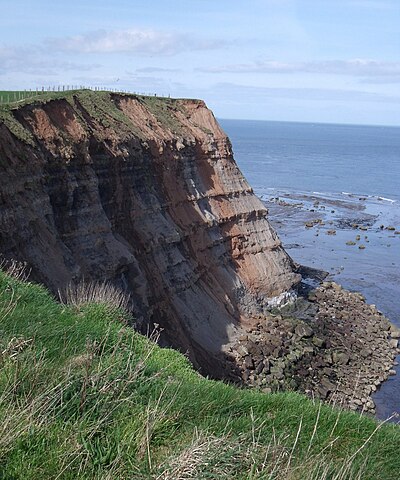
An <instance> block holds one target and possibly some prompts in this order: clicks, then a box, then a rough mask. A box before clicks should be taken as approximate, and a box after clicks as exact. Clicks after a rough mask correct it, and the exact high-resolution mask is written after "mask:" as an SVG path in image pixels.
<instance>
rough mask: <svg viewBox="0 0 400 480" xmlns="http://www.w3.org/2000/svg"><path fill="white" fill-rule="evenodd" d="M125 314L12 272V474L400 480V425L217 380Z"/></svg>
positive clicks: (6, 299)
mask: <svg viewBox="0 0 400 480" xmlns="http://www.w3.org/2000/svg"><path fill="white" fill-rule="evenodd" d="M121 315H122V314H121V312H119V311H117V310H114V311H113V309H112V308H110V307H107V306H105V305H91V306H87V307H85V308H83V309H81V310H76V309H74V308H73V307H66V306H63V305H60V304H58V303H56V302H55V301H54V300H53V299H52V297H51V296H50V295H49V293H48V292H47V291H46V290H45V289H44V288H42V287H40V286H37V285H33V284H29V283H22V282H20V281H18V280H16V279H14V278H12V277H9V276H6V275H5V274H4V273H2V272H0V320H1V323H0V352H1V355H0V363H1V369H0V479H8V480H11V479H26V478H29V479H36V478H37V479H43V478H46V479H49V478H62V479H76V478H110V479H116V478H121V479H122V478H124V479H125V478H135V479H145V478H160V479H171V480H172V479H179V478H198V479H200V478H226V479H231V478H235V479H236V478H237V479H241V478H243V479H244V478H252V479H261V478H271V479H272V478H281V479H283V478H285V479H286V478H290V479H305V478H307V479H312V478H315V479H322V478H332V479H333V478H342V479H350V478H360V479H363V480H367V479H371V480H372V479H374V480H378V479H388V480H389V479H394V478H397V475H398V472H399V469H400V456H399V447H400V429H399V427H397V426H394V425H382V426H381V428H378V430H377V431H375V430H376V429H377V424H376V423H375V422H374V421H373V420H370V419H368V418H365V417H362V418H360V416H359V415H357V414H354V413H350V412H339V410H335V409H332V408H330V407H328V406H320V405H318V404H313V403H312V402H311V401H310V400H308V399H306V398H305V397H303V396H301V395H297V394H294V393H286V394H284V393H282V394H273V395H265V394H262V393H259V392H257V391H254V390H240V389H237V388H234V387H233V386H229V385H226V384H224V383H222V382H216V381H211V380H207V379H204V378H202V377H200V376H199V375H198V374H196V373H195V372H194V371H193V370H192V368H191V367H190V365H189V363H188V361H187V360H186V359H185V357H184V356H182V355H181V354H179V353H177V352H175V351H173V350H169V349H161V348H159V347H157V346H156V345H155V344H154V343H152V342H151V341H149V340H147V339H145V338H144V337H142V336H141V335H139V334H137V333H135V332H134V331H133V330H132V329H130V328H129V327H126V326H124V325H123V322H121V320H122V319H123V318H122V316H121ZM315 426H316V429H315V434H314V435H313V431H314V428H315ZM374 432H375V433H374ZM371 435H372V438H371V439H370V440H369V441H368V442H367V443H366V444H365V442H366V441H367V440H368V438H369V437H370V436H371ZM296 437H298V438H297V441H296ZM364 444H365V446H364V447H363V445H364ZM362 447H363V448H362ZM360 448H362V449H361V451H360V452H359V453H357V454H356V455H355V456H354V458H352V456H353V454H355V453H356V452H357V451H358V450H359V449H360ZM274 469H275V472H274ZM317 469H319V470H318V471H317ZM341 469H342V470H343V469H347V470H343V471H342V474H341V476H340V474H339V476H338V477H335V476H330V474H328V473H326V474H324V473H323V471H325V472H330V473H332V472H333V471H336V472H340V470H341ZM357 472H358V473H357ZM324 475H325V476H324Z"/></svg>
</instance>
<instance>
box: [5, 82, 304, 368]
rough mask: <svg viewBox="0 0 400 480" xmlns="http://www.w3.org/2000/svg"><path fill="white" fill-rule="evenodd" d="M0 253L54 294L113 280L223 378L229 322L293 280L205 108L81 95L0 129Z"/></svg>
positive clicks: (248, 319)
mask: <svg viewBox="0 0 400 480" xmlns="http://www.w3.org/2000/svg"><path fill="white" fill-rule="evenodd" d="M0 172H1V186H0V253H2V254H3V255H4V256H5V257H6V258H15V259H19V260H22V261H25V262H27V263H28V265H29V267H30V268H31V269H32V275H33V277H34V278H35V279H36V280H38V281H40V282H43V283H44V284H45V285H47V286H49V287H50V288H51V289H52V290H53V291H56V290H57V289H62V288H63V287H65V285H67V284H68V283H69V282H73V281H78V280H79V279H82V278H85V279H86V280H91V279H96V280H109V281H111V282H113V283H115V284H117V285H120V286H122V287H123V288H124V289H126V290H127V291H129V292H130V294H131V296H132V301H133V311H134V315H135V317H136V319H137V322H138V325H139V326H140V327H141V328H142V329H146V328H149V329H151V328H152V326H151V324H152V323H157V324H158V325H160V327H161V328H162V329H163V336H164V337H163V340H164V341H165V342H167V343H169V344H170V345H172V346H174V347H177V348H179V349H180V350H182V351H187V352H188V353H189V356H190V358H191V359H192V361H193V362H194V363H195V365H197V366H201V367H202V368H203V371H205V372H206V373H212V374H214V375H217V376H218V375H219V374H221V372H218V369H219V366H218V363H216V362H215V358H214V355H218V354H219V352H220V351H221V348H222V346H223V345H225V344H227V343H228V342H229V341H230V339H231V338H232V335H233V333H234V332H235V329H236V326H238V325H244V326H251V325H254V324H256V323H257V321H258V319H259V317H260V314H263V313H265V312H266V309H267V306H268V302H269V301H270V300H271V299H273V298H274V297H277V296H279V295H281V294H285V292H288V291H289V290H290V289H291V288H292V287H293V286H294V285H296V284H297V283H298V281H299V279H300V277H299V275H298V274H296V273H295V272H294V267H293V264H292V261H291V259H290V257H289V256H288V255H287V254H286V252H285V251H284V249H283V248H282V245H281V242H280V240H279V238H278V237H277V235H276V233H275V232H274V230H273V229H272V228H271V226H270V225H269V223H268V220H267V218H266V215H267V211H266V209H265V207H264V206H263V204H262V203H261V201H260V200H259V199H258V198H257V197H256V196H255V195H254V194H253V191H252V189H251V187H250V186H249V184H248V183H247V181H246V180H245V179H244V177H243V176H242V174H241V172H240V171H239V169H238V167H237V165H236V163H235V161H234V159H233V155H232V148H231V144H230V142H229V139H228V138H227V136H226V135H225V133H224V132H223V131H222V130H221V128H220V127H219V125H218V124H217V122H216V120H215V118H214V116H213V114H212V112H211V111H210V110H208V109H207V107H206V106H205V104H204V103H203V102H202V101H198V100H172V99H158V98H150V97H140V96H132V95H121V94H111V93H106V92H88V91H83V92H76V93H70V94H69V95H65V96H64V97H61V98H58V99H52V100H49V101H41V102H30V103H27V104H26V105H23V106H19V107H18V108H14V109H12V110H10V111H8V112H7V114H6V115H3V121H2V122H0Z"/></svg>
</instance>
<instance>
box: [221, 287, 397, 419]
mask: <svg viewBox="0 0 400 480" xmlns="http://www.w3.org/2000/svg"><path fill="white" fill-rule="evenodd" d="M399 337H400V331H399V330H398V329H397V328H396V327H395V326H393V325H391V323H390V322H389V321H388V320H387V318H385V317H384V315H383V314H382V313H381V312H379V311H378V310H377V309H376V307H375V305H368V304H367V303H366V302H365V299H364V297H363V296H362V295H361V294H359V293H351V292H349V291H347V290H345V289H343V288H342V287H341V286H340V285H338V284H336V283H334V282H324V283H322V284H321V285H320V286H319V287H317V288H315V289H313V290H311V291H309V292H308V293H306V294H304V295H302V296H299V297H298V299H297V300H296V301H295V302H294V303H292V304H290V305H287V306H285V307H283V308H282V309H280V310H279V311H278V310H276V311H272V312H271V314H270V315H268V316H263V317H262V318H261V317H260V320H259V322H258V324H257V325H255V326H254V327H253V328H249V329H247V330H246V331H243V332H242V333H241V334H240V335H239V336H238V337H237V339H236V341H234V342H233V343H232V344H231V345H229V347H228V353H227V357H228V358H229V361H230V363H231V367H232V368H231V371H232V372H235V373H233V375H236V377H237V380H238V381H239V382H240V383H242V384H244V385H246V386H250V387H257V388H260V389H262V390H263V391H265V392H275V391H280V390H297V391H301V392H304V393H306V394H307V395H309V396H310V397H313V398H319V399H322V400H324V401H327V402H329V403H333V404H336V405H341V406H342V407H344V408H349V409H351V410H359V411H363V412H369V413H375V404H374V402H373V400H372V398H371V394H372V393H373V392H374V391H376V389H377V387H378V386H379V385H380V384H381V383H382V382H383V381H384V380H386V379H387V378H388V376H389V375H391V374H395V371H394V370H393V365H394V361H395V357H396V355H397V354H398V353H399V352H400V350H399V349H398V340H397V339H398V338H399Z"/></svg>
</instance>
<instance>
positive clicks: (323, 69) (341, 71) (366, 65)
mask: <svg viewBox="0 0 400 480" xmlns="http://www.w3.org/2000/svg"><path fill="white" fill-rule="evenodd" d="M199 70H201V71H203V72H207V73H226V72H227V73H281V74H282V73H286V74H291V73H316V74H333V75H350V76H356V77H381V78H382V79H383V78H385V77H387V78H388V81H390V82H393V81H395V80H394V79H395V78H398V77H399V76H400V62H383V61H378V60H370V59H352V60H320V61H314V62H278V61H262V62H254V63H246V64H245V63H243V64H233V65H223V66H218V67H209V68H203V69H199ZM382 83H383V82H382Z"/></svg>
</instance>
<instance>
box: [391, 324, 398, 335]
mask: <svg viewBox="0 0 400 480" xmlns="http://www.w3.org/2000/svg"><path fill="white" fill-rule="evenodd" d="M390 336H391V337H392V338H400V329H399V328H397V327H396V326H395V325H390Z"/></svg>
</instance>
